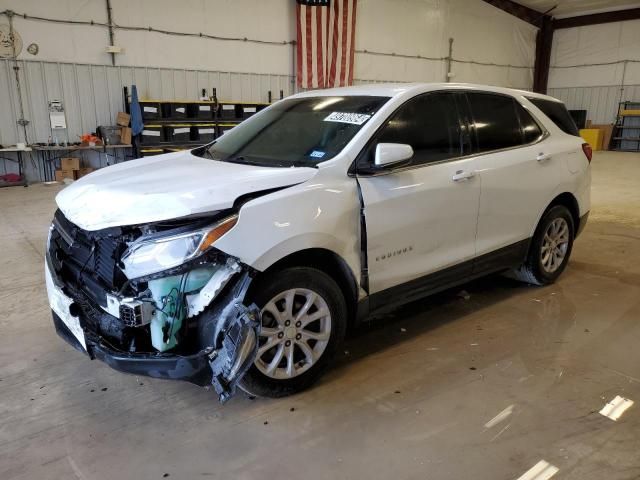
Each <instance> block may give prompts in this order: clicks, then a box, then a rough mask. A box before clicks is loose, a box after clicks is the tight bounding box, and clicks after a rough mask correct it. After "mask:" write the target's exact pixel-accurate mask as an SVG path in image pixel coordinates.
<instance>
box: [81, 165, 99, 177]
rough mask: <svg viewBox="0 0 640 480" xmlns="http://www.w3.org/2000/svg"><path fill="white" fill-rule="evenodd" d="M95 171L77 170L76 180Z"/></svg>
mask: <svg viewBox="0 0 640 480" xmlns="http://www.w3.org/2000/svg"><path fill="white" fill-rule="evenodd" d="M94 170H95V169H94V168H91V167H87V168H81V169H80V170H78V178H82V177H84V176H85V175H88V174H90V173H91V172H93V171H94Z"/></svg>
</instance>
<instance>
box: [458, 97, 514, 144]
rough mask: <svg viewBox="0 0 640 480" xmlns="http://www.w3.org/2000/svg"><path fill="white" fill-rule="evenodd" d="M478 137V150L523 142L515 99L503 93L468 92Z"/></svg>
mask: <svg viewBox="0 0 640 480" xmlns="http://www.w3.org/2000/svg"><path fill="white" fill-rule="evenodd" d="M467 96H468V98H469V104H470V105H471V111H472V114H473V120H474V124H475V127H476V136H477V139H478V151H479V152H488V151H491V150H500V149H502V148H510V147H516V146H518V145H522V144H523V143H524V141H523V138H522V131H521V130H520V119H519V118H518V113H517V110H516V101H515V100H514V99H513V98H511V97H508V96H505V95H494V94H491V93H475V92H472V93H468V94H467Z"/></svg>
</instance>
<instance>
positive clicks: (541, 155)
mask: <svg viewBox="0 0 640 480" xmlns="http://www.w3.org/2000/svg"><path fill="white" fill-rule="evenodd" d="M550 159H551V155H549V154H548V153H542V152H540V153H539V154H538V155H537V156H536V160H537V161H539V162H546V161H547V160H550Z"/></svg>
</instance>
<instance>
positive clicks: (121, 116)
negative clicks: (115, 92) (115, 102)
mask: <svg viewBox="0 0 640 480" xmlns="http://www.w3.org/2000/svg"><path fill="white" fill-rule="evenodd" d="M129 120H131V115H129V114H128V113H124V112H118V116H117V117H116V125H119V126H121V127H128V126H129Z"/></svg>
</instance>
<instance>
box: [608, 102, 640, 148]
mask: <svg viewBox="0 0 640 480" xmlns="http://www.w3.org/2000/svg"><path fill="white" fill-rule="evenodd" d="M610 148H611V150H617V151H619V152H640V102H620V104H619V105H618V118H617V119H616V124H615V125H614V128H613V135H612V137H611V147H610Z"/></svg>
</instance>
